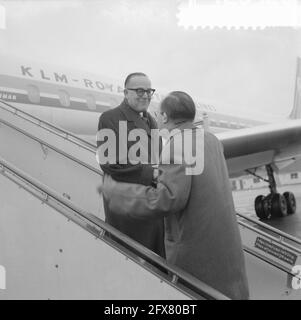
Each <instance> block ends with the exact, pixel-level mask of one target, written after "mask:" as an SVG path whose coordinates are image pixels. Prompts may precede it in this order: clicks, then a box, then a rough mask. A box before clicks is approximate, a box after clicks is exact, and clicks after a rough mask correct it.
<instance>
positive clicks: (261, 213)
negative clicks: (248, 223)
mask: <svg viewBox="0 0 301 320" xmlns="http://www.w3.org/2000/svg"><path fill="white" fill-rule="evenodd" d="M264 198H265V197H264V196H263V195H260V196H257V197H256V198H255V212H256V215H257V217H258V218H259V219H261V220H268V219H270V217H271V215H270V214H266V210H264V205H263V200H264Z"/></svg>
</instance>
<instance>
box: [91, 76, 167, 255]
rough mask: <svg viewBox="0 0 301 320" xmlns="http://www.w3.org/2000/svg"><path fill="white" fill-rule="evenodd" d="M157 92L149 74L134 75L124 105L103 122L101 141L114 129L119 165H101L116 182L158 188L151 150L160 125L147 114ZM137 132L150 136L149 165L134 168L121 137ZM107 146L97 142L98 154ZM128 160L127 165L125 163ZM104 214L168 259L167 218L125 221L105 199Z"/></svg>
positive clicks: (127, 85)
mask: <svg viewBox="0 0 301 320" xmlns="http://www.w3.org/2000/svg"><path fill="white" fill-rule="evenodd" d="M154 92H155V89H153V88H152V87H151V81H150V80H149V78H148V77H147V75H146V74H145V73H142V72H135V73H131V74H129V75H128V76H127V77H126V79H125V83H124V100H123V101H122V103H121V104H120V105H119V106H118V107H116V108H114V109H111V110H108V111H106V112H104V113H103V114H102V115H101V116H100V118H99V123H98V137H99V136H100V135H99V133H100V131H101V130H102V129H112V130H113V131H114V133H115V135H116V164H109V163H100V167H101V169H102V170H103V172H104V173H107V174H109V175H110V176H111V177H112V178H113V179H114V180H116V181H122V182H131V183H138V184H143V185H146V186H149V185H154V176H155V175H154V168H153V166H152V163H151V162H152V159H151V149H152V143H154V142H153V141H152V139H151V129H157V123H156V121H155V119H154V118H153V117H152V116H151V115H150V114H149V113H148V112H147V109H148V107H149V104H150V102H151V98H152V96H153V94H154ZM120 121H124V122H126V125H127V132H119V123H120ZM134 129H143V130H145V132H146V134H147V137H148V143H147V145H146V146H145V148H147V149H146V150H144V151H145V153H146V154H147V155H148V161H147V164H141V163H138V164H132V163H131V161H130V159H129V156H128V153H127V152H126V155H125V154H119V145H118V142H119V135H123V136H124V135H126V136H127V135H128V133H129V132H130V131H131V130H134ZM104 142H105V141H102V140H100V139H99V138H98V139H97V148H98V150H99V148H100V146H101V145H102V144H103V143H104ZM135 143H136V141H128V139H127V146H126V150H127V151H128V150H129V149H130V148H131V146H132V145H134V144H135ZM140 152H143V151H140ZM125 159H126V161H121V160H125ZM125 162H126V163H125ZM104 210H105V216H106V222H107V223H109V224H110V225H112V226H113V227H115V228H116V229H118V230H120V231H121V232H123V233H125V234H126V235H128V236H129V237H131V238H132V239H134V240H136V241H137V242H139V243H141V244H142V245H144V246H145V247H147V248H148V249H150V250H152V251H153V252H155V253H157V254H158V255H160V256H162V257H165V248H164V222H163V218H162V219H157V220H155V221H152V222H147V223H145V221H142V220H139V219H133V218H128V217H122V216H120V215H119V214H117V213H115V212H112V211H110V210H109V209H108V206H107V203H106V200H105V199H104Z"/></svg>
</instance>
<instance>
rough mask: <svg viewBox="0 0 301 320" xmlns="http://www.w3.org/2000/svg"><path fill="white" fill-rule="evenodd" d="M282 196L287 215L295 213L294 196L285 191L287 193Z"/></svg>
mask: <svg viewBox="0 0 301 320" xmlns="http://www.w3.org/2000/svg"><path fill="white" fill-rule="evenodd" d="M283 196H284V198H285V200H286V205H287V213H288V214H293V213H295V212H296V208H297V203H296V198H295V195H294V194H293V193H292V192H289V191H287V192H284V194H283Z"/></svg>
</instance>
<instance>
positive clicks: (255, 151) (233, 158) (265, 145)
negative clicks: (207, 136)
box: [216, 119, 301, 178]
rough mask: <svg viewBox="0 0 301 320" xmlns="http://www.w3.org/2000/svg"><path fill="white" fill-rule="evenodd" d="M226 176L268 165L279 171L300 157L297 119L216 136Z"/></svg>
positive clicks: (300, 129) (300, 122)
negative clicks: (220, 147)
mask: <svg viewBox="0 0 301 320" xmlns="http://www.w3.org/2000/svg"><path fill="white" fill-rule="evenodd" d="M216 136H217V137H218V139H219V140H220V141H221V142H222V144H223V146H224V154H225V158H226V160H227V165H228V170H229V174H230V177H231V178H233V177H237V176H241V175H245V174H246V173H247V172H246V170H251V171H252V170H256V169H257V168H260V167H262V166H265V165H267V164H272V165H273V166H274V169H275V170H276V172H277V170H279V169H282V168H284V167H286V166H288V165H291V164H292V163H293V162H295V161H296V160H298V159H300V158H301V119H297V120H287V121H284V122H282V123H279V124H274V123H273V124H265V125H262V126H256V127H252V128H246V129H239V130H233V131H227V132H222V133H218V134H216Z"/></svg>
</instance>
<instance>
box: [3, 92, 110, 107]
mask: <svg viewBox="0 0 301 320" xmlns="http://www.w3.org/2000/svg"><path fill="white" fill-rule="evenodd" d="M20 91H22V90H18V92H16V91H13V90H9V91H3V90H2V89H1V88H0V99H2V100H4V101H7V102H15V103H22V104H31V105H37V106H41V105H42V106H47V107H52V108H60V109H66V110H80V111H87V112H100V113H101V112H104V111H106V110H109V109H110V106H109V105H108V104H106V105H105V103H103V104H99V103H96V106H95V108H93V109H92V108H91V109H90V108H89V107H88V105H87V102H86V101H85V100H84V99H76V100H77V101H75V100H73V99H72V97H71V98H70V106H66V107H65V106H63V105H62V104H61V101H60V99H59V97H55V96H54V95H53V97H50V95H48V97H46V96H43V94H41V95H40V97H39V101H38V102H33V101H30V100H29V97H28V94H27V93H20ZM80 100H82V101H80Z"/></svg>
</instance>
